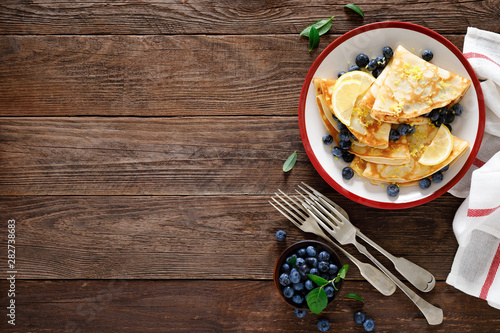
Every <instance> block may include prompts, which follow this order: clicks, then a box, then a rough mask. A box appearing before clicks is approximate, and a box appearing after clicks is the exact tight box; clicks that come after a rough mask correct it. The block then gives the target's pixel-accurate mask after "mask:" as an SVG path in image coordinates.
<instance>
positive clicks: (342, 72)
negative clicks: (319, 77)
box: [337, 71, 345, 77]
mask: <svg viewBox="0 0 500 333" xmlns="http://www.w3.org/2000/svg"><path fill="white" fill-rule="evenodd" d="M344 74H345V72H344V71H341V72H339V73H338V74H337V77H341V76H342V75H344Z"/></svg>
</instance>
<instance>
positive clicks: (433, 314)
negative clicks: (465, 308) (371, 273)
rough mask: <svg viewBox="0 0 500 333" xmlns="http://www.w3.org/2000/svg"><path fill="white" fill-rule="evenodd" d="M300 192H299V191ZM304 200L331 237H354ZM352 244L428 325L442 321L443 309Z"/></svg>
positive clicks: (343, 240) (342, 240)
mask: <svg viewBox="0 0 500 333" xmlns="http://www.w3.org/2000/svg"><path fill="white" fill-rule="evenodd" d="M299 193H300V192H299ZM301 195H302V196H303V198H304V200H302V199H300V198H297V199H298V200H299V201H300V202H301V204H302V205H303V207H304V208H305V209H306V210H307V212H308V213H309V215H311V216H312V217H313V218H315V219H316V221H317V222H318V223H319V225H321V227H323V229H325V230H326V231H327V232H328V233H329V234H330V235H331V236H332V237H334V238H335V239H337V240H338V241H339V243H340V244H349V243H350V241H349V240H350V239H351V238H352V237H355V233H352V232H351V233H350V234H348V233H342V232H340V233H339V229H340V228H339V227H336V226H335V227H331V226H330V225H329V224H327V223H330V222H329V220H328V217H327V216H325V215H324V214H323V213H322V212H321V211H320V210H319V209H318V208H317V207H318V204H316V203H315V202H313V201H312V200H311V199H309V198H308V197H306V196H304V195H303V194H301ZM354 245H355V246H356V248H357V249H358V251H359V252H361V253H363V254H364V255H365V256H367V257H368V258H369V259H370V260H371V261H372V262H373V263H374V264H375V266H377V267H378V268H379V269H380V270H381V271H382V272H384V273H385V274H386V275H387V276H388V277H389V278H390V279H391V280H392V281H393V282H394V283H395V284H396V285H397V286H398V287H399V288H400V289H401V290H402V291H403V292H404V293H405V294H406V296H408V297H409V298H410V299H411V300H412V301H413V303H414V304H415V305H416V306H417V307H418V308H419V309H420V311H421V312H422V314H423V315H424V317H425V319H426V320H427V322H428V323H429V324H430V325H439V324H441V323H442V322H443V310H442V309H440V308H438V307H436V306H434V305H432V304H430V303H428V302H427V301H425V300H424V299H423V298H421V297H420V296H418V295H417V294H416V293H415V292H414V291H413V290H411V289H410V288H408V287H407V286H406V285H405V284H403V283H402V282H401V281H400V280H399V279H398V278H397V277H396V276H394V274H392V273H391V272H390V271H389V270H388V269H387V268H385V267H384V266H383V265H382V264H381V263H380V262H379V261H378V260H377V259H376V258H375V257H373V256H372V255H371V254H370V253H369V252H368V250H367V249H366V247H364V246H363V245H361V244H359V243H357V242H355V243H354Z"/></svg>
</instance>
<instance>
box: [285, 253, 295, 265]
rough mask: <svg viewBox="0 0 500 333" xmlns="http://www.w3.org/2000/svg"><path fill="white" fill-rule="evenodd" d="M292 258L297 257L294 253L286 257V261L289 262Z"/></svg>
mask: <svg viewBox="0 0 500 333" xmlns="http://www.w3.org/2000/svg"><path fill="white" fill-rule="evenodd" d="M293 258H297V255H296V254H292V255H291V256H290V257H288V258H286V260H285V261H286V263H287V264H290V262H291V261H292V259H293Z"/></svg>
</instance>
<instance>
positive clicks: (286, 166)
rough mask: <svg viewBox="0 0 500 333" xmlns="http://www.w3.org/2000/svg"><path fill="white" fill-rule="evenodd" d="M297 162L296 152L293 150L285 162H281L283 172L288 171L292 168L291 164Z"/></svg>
mask: <svg viewBox="0 0 500 333" xmlns="http://www.w3.org/2000/svg"><path fill="white" fill-rule="evenodd" d="M295 162H297V152H296V151H294V152H293V153H292V155H290V156H288V158H287V159H286V161H285V163H283V172H288V171H290V170H292V168H293V166H294V165H295Z"/></svg>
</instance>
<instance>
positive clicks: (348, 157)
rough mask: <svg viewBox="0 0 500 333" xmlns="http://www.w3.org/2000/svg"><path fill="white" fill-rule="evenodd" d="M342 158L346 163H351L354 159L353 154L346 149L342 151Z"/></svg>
mask: <svg viewBox="0 0 500 333" xmlns="http://www.w3.org/2000/svg"><path fill="white" fill-rule="evenodd" d="M342 159H343V160H344V161H345V162H347V163H351V162H352V160H353V159H354V154H351V153H350V152H348V151H344V153H343V154H342Z"/></svg>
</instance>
